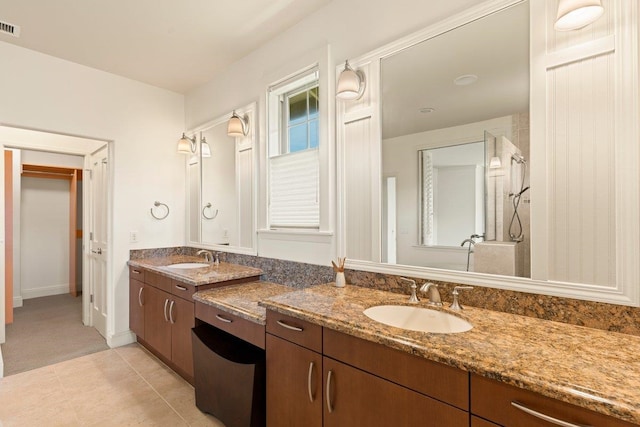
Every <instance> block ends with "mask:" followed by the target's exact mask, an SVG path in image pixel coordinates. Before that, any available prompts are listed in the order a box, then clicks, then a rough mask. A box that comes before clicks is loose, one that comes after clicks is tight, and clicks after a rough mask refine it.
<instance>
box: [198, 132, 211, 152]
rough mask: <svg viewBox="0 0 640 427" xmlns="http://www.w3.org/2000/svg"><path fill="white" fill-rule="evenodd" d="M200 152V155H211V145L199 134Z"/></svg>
mask: <svg viewBox="0 0 640 427" xmlns="http://www.w3.org/2000/svg"><path fill="white" fill-rule="evenodd" d="M200 153H201V154H202V157H211V147H210V146H209V144H208V143H207V139H206V138H205V137H204V136H202V135H201V136H200Z"/></svg>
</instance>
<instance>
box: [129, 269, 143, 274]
mask: <svg viewBox="0 0 640 427" xmlns="http://www.w3.org/2000/svg"><path fill="white" fill-rule="evenodd" d="M131 272H132V273H133V274H142V272H141V271H140V270H131Z"/></svg>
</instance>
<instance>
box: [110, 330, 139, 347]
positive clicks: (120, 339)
mask: <svg viewBox="0 0 640 427" xmlns="http://www.w3.org/2000/svg"><path fill="white" fill-rule="evenodd" d="M134 342H136V335H135V334H134V333H133V332H131V331H124V332H118V333H116V334H113V335H110V336H108V337H107V345H108V346H109V347H110V348H114V347H122V346H123V345H127V344H131V343H134Z"/></svg>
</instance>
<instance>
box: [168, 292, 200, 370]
mask: <svg viewBox="0 0 640 427" xmlns="http://www.w3.org/2000/svg"><path fill="white" fill-rule="evenodd" d="M168 317H169V324H170V325H171V361H172V362H173V363H175V364H176V365H177V366H178V367H179V368H180V369H182V370H183V371H184V373H185V374H187V375H188V376H189V377H191V378H193V349H192V344H191V329H192V328H193V327H194V326H195V317H194V303H193V302H190V301H185V300H183V299H182V298H176V297H171V302H170V303H169V316H168Z"/></svg>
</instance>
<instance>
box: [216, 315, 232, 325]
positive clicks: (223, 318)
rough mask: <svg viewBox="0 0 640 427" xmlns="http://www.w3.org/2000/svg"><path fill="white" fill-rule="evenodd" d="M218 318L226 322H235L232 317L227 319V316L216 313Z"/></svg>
mask: <svg viewBox="0 0 640 427" xmlns="http://www.w3.org/2000/svg"><path fill="white" fill-rule="evenodd" d="M216 319H218V320H219V321H221V322H224V323H231V322H233V320H231V319H227V318H226V317H222V316H220V315H219V314H216Z"/></svg>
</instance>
